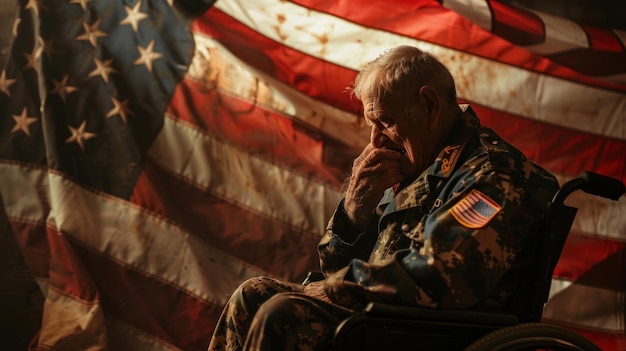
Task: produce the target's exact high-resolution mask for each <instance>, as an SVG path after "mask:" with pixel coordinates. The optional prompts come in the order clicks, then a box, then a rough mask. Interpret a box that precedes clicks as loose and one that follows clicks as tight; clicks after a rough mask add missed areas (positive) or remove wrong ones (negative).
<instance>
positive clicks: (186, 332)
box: [74, 240, 234, 350]
mask: <svg viewBox="0 0 626 351" xmlns="http://www.w3.org/2000/svg"><path fill="white" fill-rule="evenodd" d="M74 244H75V245H74V248H75V250H76V252H77V254H78V255H79V256H80V258H81V260H82V262H83V263H84V264H85V266H86V267H87V268H88V269H89V271H90V272H91V279H92V280H93V281H94V283H95V285H96V286H97V287H98V291H99V292H100V295H101V301H102V304H103V305H104V306H106V307H107V312H108V313H109V314H110V315H111V316H113V317H114V318H116V319H118V320H120V321H122V322H124V323H126V324H128V325H130V326H132V327H134V328H136V329H139V330H142V331H144V332H146V333H148V334H150V335H153V336H154V337H155V338H158V339H160V340H163V341H165V342H167V343H171V344H174V345H178V346H179V347H181V348H182V349H185V350H205V349H206V346H207V345H208V344H209V340H210V337H211V334H212V332H213V328H214V321H215V320H217V318H218V317H219V315H220V313H221V310H222V303H220V304H215V303H207V302H206V301H202V300H200V299H198V298H196V297H194V295H195V294H193V292H189V291H185V290H184V289H181V288H180V287H176V286H172V285H170V284H169V283H168V282H166V281H164V280H163V279H161V277H162V276H163V275H159V276H147V275H145V273H143V272H136V271H135V270H133V269H129V267H128V266H127V265H125V264H119V263H117V262H115V261H114V260H111V259H110V258H109V257H107V256H105V255H101V254H98V253H97V252H94V251H93V250H92V249H89V248H87V247H84V246H83V245H82V243H80V242H79V241H78V240H75V241H74ZM172 249H173V250H172V251H174V252H176V250H175V248H172ZM194 249H195V250H196V251H199V250H198V249H197V248H194ZM179 253H180V252H179ZM201 257H202V258H204V259H207V260H209V259H210V257H211V256H201ZM164 261H166V260H164ZM166 262H167V261H166ZM194 263H195V262H193V263H192V262H188V263H187V264H186V265H184V266H183V267H181V273H180V274H181V275H184V274H185V273H184V271H186V270H191V269H192V264H194ZM197 264H200V263H197ZM214 272H215V271H214ZM214 272H213V274H206V275H203V276H198V277H196V279H203V280H205V281H207V282H208V283H209V284H210V283H216V284H215V285H218V284H219V283H218V282H219V281H220V280H222V279H224V277H223V276H221V275H220V276H216V275H215V274H214ZM77 288H79V287H77ZM233 290H234V289H233ZM224 296H228V294H224Z"/></svg>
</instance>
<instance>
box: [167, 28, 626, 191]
mask: <svg viewBox="0 0 626 351" xmlns="http://www.w3.org/2000/svg"><path fill="white" fill-rule="evenodd" d="M196 38H200V37H199V36H196ZM205 45H206V46H210V47H212V48H214V49H213V50H212V52H211V57H212V58H214V59H215V60H218V61H222V62H228V63H229V64H228V66H226V65H220V64H214V65H210V66H209V65H207V64H204V65H202V66H203V67H205V68H204V69H198V70H195V71H194V73H193V77H205V76H207V75H209V74H214V75H216V76H225V75H228V74H232V73H231V72H232V71H239V70H243V69H245V64H243V63H241V62H238V61H237V59H233V58H230V57H222V55H223V53H224V50H225V49H223V48H221V47H220V46H218V45H213V44H212V42H211V41H210V40H208V39H206V38H204V39H202V40H199V42H198V49H197V50H198V51H202V50H204V49H202V48H204V47H205ZM198 56H200V55H196V57H198ZM202 56H207V55H206V54H204V55H202ZM303 59H304V58H303ZM195 62H196V59H194V62H193V63H192V67H194V66H196V63H195ZM312 65H313V64H312ZM319 65H323V63H318V64H317V66H319ZM198 66H200V65H198ZM314 66H315V65H314ZM206 67H210V68H206ZM236 68H237V69H236ZM257 79H261V80H262V81H263V82H264V84H265V85H266V86H267V90H268V91H275V90H277V89H279V88H280V85H281V83H280V82H277V81H276V80H275V79H272V78H271V77H268V76H264V77H259V76H255V75H245V74H236V75H235V76H234V78H233V79H232V80H222V79H220V80H218V81H217V83H213V84H212V85H211V84H210V83H208V82H201V83H198V84H201V85H200V86H194V85H193V84H190V83H189V80H186V81H185V82H184V83H183V87H184V88H183V89H184V91H185V96H187V97H186V100H184V99H178V98H177V99H175V100H174V101H173V105H175V106H176V109H177V110H179V111H180V112H176V115H181V116H183V118H187V120H190V119H198V120H202V119H206V118H208V117H206V115H208V114H209V112H204V111H202V112H200V111H188V110H185V108H184V107H181V106H179V105H184V101H206V100H207V99H210V100H209V101H214V99H217V98H218V97H213V95H212V94H213V93H212V92H213V90H214V89H215V88H218V92H217V94H219V99H230V96H232V97H236V98H239V99H241V100H244V103H245V101H247V102H249V103H250V104H252V103H256V104H261V102H259V100H263V96H270V97H274V96H276V95H275V94H274V93H267V94H260V93H259V94H258V95H260V96H261V97H260V98H258V99H257V98H256V96H249V94H246V95H244V96H242V94H241V91H242V89H241V88H239V87H235V86H234V82H238V83H239V84H240V85H241V86H251V85H252V86H254V85H255V82H256V81H257ZM196 80H197V81H199V79H196ZM215 84H217V87H216V86H215ZM185 87H186V88H185ZM207 89H209V92H211V93H210V94H208V93H207ZM177 94H179V93H177ZM224 94H226V95H228V96H227V97H223V95H224ZM207 95H208V96H207ZM278 95H280V94H278ZM177 96H178V95H177ZM265 99H266V100H270V101H274V100H272V99H271V98H268V97H266V98H265ZM292 101H298V100H296V99H293V100H292ZM302 104H303V105H304V104H312V105H314V103H312V102H310V101H302ZM268 105H269V107H266V106H268ZM316 105H317V106H319V105H323V104H322V103H319V102H318V103H317V104H316ZM262 106H263V107H262V108H261V107H258V109H259V110H258V111H257V109H255V110H254V111H253V112H252V113H257V114H259V115H261V113H263V114H266V113H271V111H275V112H277V113H279V114H284V115H285V116H286V117H289V118H294V119H297V120H298V122H299V123H302V124H305V125H308V126H312V127H315V126H317V125H319V123H318V124H313V123H311V122H310V120H308V119H307V116H311V115H312V114H311V113H310V110H307V109H304V108H300V106H299V105H296V102H294V103H293V104H292V106H293V107H289V105H288V104H287V103H282V102H281V103H275V104H273V105H271V103H266V104H264V105H262ZM473 107H474V109H475V110H476V111H477V112H478V114H479V115H480V116H481V120H482V121H483V124H485V125H487V126H490V127H492V128H493V129H494V130H496V131H497V132H498V133H499V134H501V135H502V136H503V137H504V138H505V139H507V140H509V141H511V142H512V143H513V144H514V145H515V146H516V147H518V148H520V149H521V150H522V151H524V152H525V153H527V154H528V156H529V158H530V159H532V160H533V161H535V162H537V163H539V164H541V165H543V166H545V167H547V168H549V169H551V170H553V171H556V172H559V173H563V174H568V175H571V176H575V175H577V174H578V173H579V172H580V169H586V170H591V171H596V172H599V173H602V174H606V175H609V176H615V177H621V175H622V174H624V173H623V170H624V169H625V168H626V166H625V164H624V163H625V162H626V161H625V159H624V157H623V155H624V154H625V153H626V142H625V141H624V140H619V139H611V138H606V137H603V136H601V135H597V134H591V133H581V132H579V131H576V130H574V129H572V128H568V127H557V126H555V125H554V124H552V123H544V122H541V121H536V120H533V119H527V118H522V117H521V116H519V115H512V114H508V113H505V112H502V111H498V110H495V109H493V108H490V107H485V106H481V105H478V104H473ZM264 108H267V109H269V111H265V110H264ZM261 111H263V112H261ZM294 111H297V112H294ZM300 111H302V114H300ZM294 113H295V114H294ZM231 115H232V114H230V113H228V114H220V118H229V117H230V118H233V124H235V123H238V121H239V117H238V116H237V119H234V117H231ZM316 115H323V116H325V117H324V120H325V121H324V123H322V125H320V126H319V127H318V128H320V129H319V132H322V133H323V134H322V138H323V137H324V135H328V136H329V137H332V138H333V139H334V138H339V137H340V135H339V134H341V135H354V136H358V138H353V139H349V140H346V141H345V143H348V144H349V145H351V146H353V145H359V146H361V145H365V143H367V141H368V140H369V139H368V134H367V133H366V132H367V128H366V127H365V126H364V124H362V123H361V124H358V123H356V122H355V121H358V120H360V118H358V117H357V116H354V115H350V114H344V116H342V117H341V118H333V119H331V118H327V117H326V116H333V115H334V114H333V113H328V114H316ZM185 116H193V117H185ZM251 118H252V117H251ZM259 118H260V117H259ZM263 118H265V117H263ZM586 121H588V123H594V122H593V120H590V119H585V120H580V121H578V125H579V126H581V128H586V127H585V125H584V123H585V122H586ZM190 122H191V123H194V124H200V125H204V126H206V128H208V127H209V126H211V128H216V127H212V126H213V125H214V124H215V122H212V123H208V122H204V121H202V122H200V121H198V122H194V121H190ZM325 145H326V144H325ZM581 145H584V146H585V147H584V148H581ZM243 146H244V145H242V147H243ZM572 149H576V150H579V151H578V152H579V156H580V157H577V158H575V159H573V160H569V157H568V155H569V154H570V152H571V150H572ZM332 150H333V151H332V152H329V153H328V154H336V153H337V152H340V151H341V150H337V149H332ZM352 152H354V155H356V154H358V152H357V151H352ZM347 153H350V152H347ZM598 154H602V155H604V157H603V159H602V161H601V162H600V161H599V160H598V159H597V157H594V156H595V155H598ZM564 158H568V162H562V160H563V159H564ZM336 164H338V165H339V164H347V162H340V161H338V162H336ZM337 167H338V169H341V167H340V166H337ZM346 169H349V168H347V166H346V168H344V171H345V170H346ZM625 178H626V177H625ZM625 180H626V179H625Z"/></svg>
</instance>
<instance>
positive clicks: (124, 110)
mask: <svg viewBox="0 0 626 351" xmlns="http://www.w3.org/2000/svg"><path fill="white" fill-rule="evenodd" d="M111 101H112V102H113V105H114V107H113V108H112V109H111V111H109V113H107V117H109V118H110V117H113V116H116V115H120V117H121V118H122V121H124V124H126V120H127V117H128V115H132V114H133V113H132V112H131V111H130V110H129V109H128V106H126V105H127V104H128V100H124V101H121V102H120V101H119V100H118V99H116V98H114V97H111Z"/></svg>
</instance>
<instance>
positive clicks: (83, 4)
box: [70, 0, 92, 10]
mask: <svg viewBox="0 0 626 351" xmlns="http://www.w3.org/2000/svg"><path fill="white" fill-rule="evenodd" d="M91 1H92V0H71V1H70V4H80V7H82V8H83V10H86V9H87V3H88V2H91Z"/></svg>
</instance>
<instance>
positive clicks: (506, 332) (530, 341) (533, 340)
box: [465, 323, 602, 351]
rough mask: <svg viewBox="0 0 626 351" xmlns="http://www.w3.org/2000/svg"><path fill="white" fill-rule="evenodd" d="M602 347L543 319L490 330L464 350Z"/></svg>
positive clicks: (590, 350) (591, 350)
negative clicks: (542, 321)
mask: <svg viewBox="0 0 626 351" xmlns="http://www.w3.org/2000/svg"><path fill="white" fill-rule="evenodd" d="M487 350H489V351H522V350H524V351H535V350H541V351H602V350H601V349H600V348H599V347H598V346H596V345H595V344H594V343H592V342H591V341H589V340H587V339H586V338H584V337H583V336H582V335H580V334H577V333H575V332H573V331H571V330H568V329H565V328H563V327H560V326H558V325H553V324H545V323H523V324H518V325H514V326H511V327H506V328H503V329H499V330H496V331H494V332H491V333H489V334H487V335H485V336H483V337H482V338H480V339H478V340H477V341H475V342H474V343H472V344H471V345H470V346H468V347H467V348H466V349H465V351H487Z"/></svg>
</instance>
